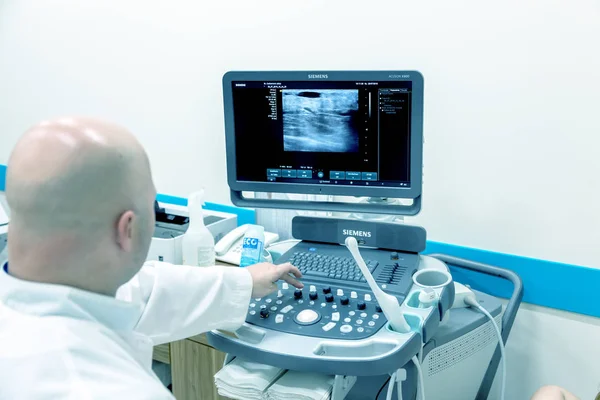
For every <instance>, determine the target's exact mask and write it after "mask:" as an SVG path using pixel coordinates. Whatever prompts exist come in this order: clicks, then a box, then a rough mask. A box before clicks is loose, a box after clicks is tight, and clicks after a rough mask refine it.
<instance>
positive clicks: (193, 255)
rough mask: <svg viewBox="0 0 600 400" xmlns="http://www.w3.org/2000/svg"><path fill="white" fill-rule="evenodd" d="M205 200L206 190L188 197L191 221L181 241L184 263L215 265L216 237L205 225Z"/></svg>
mask: <svg viewBox="0 0 600 400" xmlns="http://www.w3.org/2000/svg"><path fill="white" fill-rule="evenodd" d="M203 202H204V190H200V191H197V192H194V193H192V194H191V195H190V197H189V198H188V211H189V214H190V223H189V225H188V229H187V231H186V232H185V234H184V235H183V238H182V242H181V247H182V249H181V250H182V256H183V264H184V265H191V266H194V267H196V266H198V267H207V266H213V265H215V238H214V237H213V235H212V234H211V233H210V231H209V230H208V228H207V227H206V225H204V215H203V213H202V203H203Z"/></svg>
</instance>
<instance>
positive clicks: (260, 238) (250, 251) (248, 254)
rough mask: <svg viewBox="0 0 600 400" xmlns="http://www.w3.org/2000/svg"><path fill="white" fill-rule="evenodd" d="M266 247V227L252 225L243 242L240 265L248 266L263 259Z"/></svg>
mask: <svg viewBox="0 0 600 400" xmlns="http://www.w3.org/2000/svg"><path fill="white" fill-rule="evenodd" d="M264 247H265V228H264V227H263V226H260V225H250V226H248V229H247V230H246V233H245V234H244V239H243V242H242V257H241V259H240V267H248V266H250V265H254V264H258V263H259V262H261V261H262V257H263V250H264Z"/></svg>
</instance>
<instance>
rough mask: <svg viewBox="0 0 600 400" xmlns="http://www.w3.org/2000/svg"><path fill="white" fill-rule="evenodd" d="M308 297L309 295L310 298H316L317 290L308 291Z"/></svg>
mask: <svg viewBox="0 0 600 400" xmlns="http://www.w3.org/2000/svg"><path fill="white" fill-rule="evenodd" d="M308 297H310V299H311V300H316V299H317V297H319V295H317V292H310V293H309V294H308Z"/></svg>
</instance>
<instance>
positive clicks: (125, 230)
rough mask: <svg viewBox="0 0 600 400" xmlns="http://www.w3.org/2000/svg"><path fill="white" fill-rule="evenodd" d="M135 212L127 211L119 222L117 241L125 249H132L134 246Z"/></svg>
mask: <svg viewBox="0 0 600 400" xmlns="http://www.w3.org/2000/svg"><path fill="white" fill-rule="evenodd" d="M134 221H135V214H134V213H133V211H125V212H124V213H123V214H121V216H120V217H119V220H118V222H117V243H118V244H119V246H121V249H122V250H123V251H127V252H129V251H131V250H132V248H133V223H134Z"/></svg>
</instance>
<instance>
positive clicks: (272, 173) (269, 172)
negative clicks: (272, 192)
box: [267, 168, 281, 178]
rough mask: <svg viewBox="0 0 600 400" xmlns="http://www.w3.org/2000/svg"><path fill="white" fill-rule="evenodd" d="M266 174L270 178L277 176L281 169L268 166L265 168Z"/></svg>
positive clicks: (279, 174)
mask: <svg viewBox="0 0 600 400" xmlns="http://www.w3.org/2000/svg"><path fill="white" fill-rule="evenodd" d="M267 176H268V177H270V178H279V177H280V176H281V170H280V169H272V168H269V169H267Z"/></svg>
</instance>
